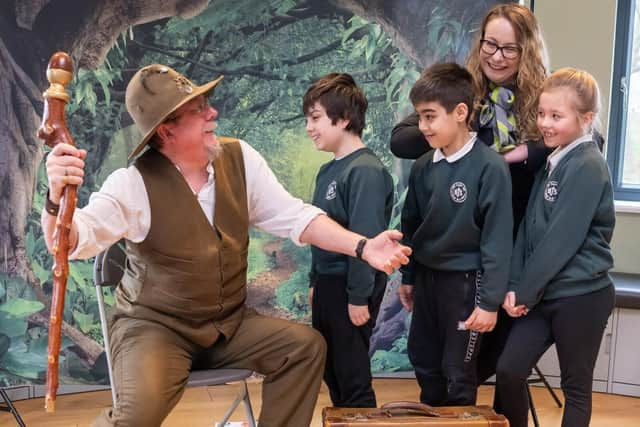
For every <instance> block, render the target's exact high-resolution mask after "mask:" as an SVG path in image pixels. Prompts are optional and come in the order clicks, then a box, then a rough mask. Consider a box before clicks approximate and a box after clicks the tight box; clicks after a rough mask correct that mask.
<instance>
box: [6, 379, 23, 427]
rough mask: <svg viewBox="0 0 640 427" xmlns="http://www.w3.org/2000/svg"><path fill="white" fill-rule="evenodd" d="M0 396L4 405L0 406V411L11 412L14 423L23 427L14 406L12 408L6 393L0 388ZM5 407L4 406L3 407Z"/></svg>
mask: <svg viewBox="0 0 640 427" xmlns="http://www.w3.org/2000/svg"><path fill="white" fill-rule="evenodd" d="M0 396H2V399H3V400H4V405H0V411H6V412H11V413H12V414H13V416H14V417H15V419H16V422H17V423H18V425H19V426H20V427H25V424H24V421H22V417H20V414H19V413H18V410H17V409H16V407H15V406H13V402H12V401H11V399H10V398H9V396H8V395H7V392H6V390H5V389H4V388H2V387H0ZM5 405H6V406H5Z"/></svg>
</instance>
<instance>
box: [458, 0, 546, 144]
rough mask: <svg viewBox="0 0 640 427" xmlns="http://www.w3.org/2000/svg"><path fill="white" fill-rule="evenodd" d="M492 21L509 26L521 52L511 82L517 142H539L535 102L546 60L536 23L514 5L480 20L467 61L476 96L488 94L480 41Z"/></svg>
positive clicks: (500, 7) (498, 8)
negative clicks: (514, 88)
mask: <svg viewBox="0 0 640 427" xmlns="http://www.w3.org/2000/svg"><path fill="white" fill-rule="evenodd" d="M496 18H504V19H506V20H507V21H508V22H509V23H510V24H511V26H512V27H513V30H514V32H515V34H516V42H517V43H518V46H519V47H520V48H521V52H520V63H519V66H518V72H517V74H516V78H515V86H516V101H515V105H514V108H515V111H514V113H515V115H516V118H517V120H518V125H517V132H518V139H519V140H530V139H539V138H540V132H539V131H538V127H537V126H536V118H537V112H538V108H537V102H538V95H539V94H540V88H541V87H542V84H543V82H544V79H545V78H546V77H547V69H548V65H549V58H548V55H547V49H546V47H545V44H544V40H543V39H542V31H541V30H540V26H539V25H538V21H537V20H536V17H535V16H534V15H533V13H532V12H531V11H530V10H529V9H528V8H527V7H525V6H521V5H519V4H516V3H507V4H499V5H496V6H494V7H493V8H491V10H489V12H488V13H487V15H486V16H485V17H484V19H483V20H482V27H481V31H480V32H479V33H478V35H477V37H476V39H475V41H474V43H473V46H472V47H471V51H470V52H469V57H468V58H467V69H468V70H469V72H470V73H471V75H472V76H473V80H474V88H475V90H476V96H477V97H478V99H479V100H482V99H483V98H484V97H486V96H487V93H488V92H489V79H487V77H486V76H485V75H484V73H483V72H482V67H481V61H480V44H481V40H482V39H484V32H485V30H486V28H487V24H488V23H489V21H491V20H493V19H496Z"/></svg>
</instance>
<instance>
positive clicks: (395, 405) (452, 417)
mask: <svg viewBox="0 0 640 427" xmlns="http://www.w3.org/2000/svg"><path fill="white" fill-rule="evenodd" d="M322 425H323V426H324V427H369V426H371V427H398V426H405V427H409V426H413V427H420V426H428V427H481V426H482V427H485V426H487V427H508V426H509V421H508V420H507V419H506V418H505V417H504V415H498V414H496V413H495V412H494V411H493V409H492V408H491V407H490V406H442V407H437V408H434V407H432V406H429V405H425V404H423V403H416V402H390V403H387V404H385V405H382V407H381V408H379V409H378V408H324V409H323V410H322Z"/></svg>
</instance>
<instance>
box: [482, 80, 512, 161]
mask: <svg viewBox="0 0 640 427" xmlns="http://www.w3.org/2000/svg"><path fill="white" fill-rule="evenodd" d="M515 100H516V97H515V95H514V93H513V91H512V90H511V89H507V88H506V87H502V86H496V85H495V84H494V83H491V84H490V85H489V95H488V96H487V97H486V98H485V99H484V100H483V102H482V107H481V108H480V116H479V118H478V121H479V124H480V127H481V128H491V129H492V130H493V147H494V148H495V150H496V151H497V152H498V153H504V152H507V151H510V150H512V149H514V148H515V147H516V145H517V144H518V141H517V140H516V137H515V133H516V132H515V131H516V116H515V115H514V113H513V104H514V103H515Z"/></svg>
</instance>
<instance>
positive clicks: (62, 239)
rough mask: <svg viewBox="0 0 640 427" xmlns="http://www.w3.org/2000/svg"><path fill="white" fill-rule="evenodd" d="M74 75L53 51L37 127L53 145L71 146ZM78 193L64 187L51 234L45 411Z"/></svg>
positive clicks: (51, 395)
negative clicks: (67, 115)
mask: <svg viewBox="0 0 640 427" xmlns="http://www.w3.org/2000/svg"><path fill="white" fill-rule="evenodd" d="M72 77H73V64H72V62H71V57H70V56H69V55H67V54H66V53H64V52H56V53H55V54H53V56H52V57H51V59H50V60H49V65H48V66H47V80H49V83H50V86H49V88H48V89H47V90H46V91H45V92H44V94H43V97H44V113H43V114H42V124H41V125H40V128H39V129H38V138H40V139H43V140H44V143H45V144H47V145H48V146H50V147H54V146H55V145H57V144H60V143H66V144H71V145H74V143H73V138H72V137H71V134H70V133H69V130H68V129H67V126H66V122H65V115H64V107H65V105H66V104H67V102H69V94H68V93H67V92H66V91H65V89H64V87H65V86H66V85H67V84H68V83H69V82H70V81H71V79H72ZM77 194H78V186H77V185H67V186H66V187H65V188H64V191H63V194H62V199H61V202H60V211H59V212H58V219H57V221H56V228H55V232H54V235H53V250H52V252H53V257H54V262H53V269H52V272H53V296H52V298H51V315H50V317H49V345H48V350H47V388H46V395H45V406H44V407H45V408H46V410H47V412H54V411H55V409H56V406H55V403H56V393H57V391H58V356H59V354H60V339H61V334H62V329H61V328H62V315H63V313H64V296H65V291H66V289H67V277H68V276H69V260H68V257H69V231H70V230H71V220H72V219H73V212H74V211H75V208H76V201H77Z"/></svg>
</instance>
